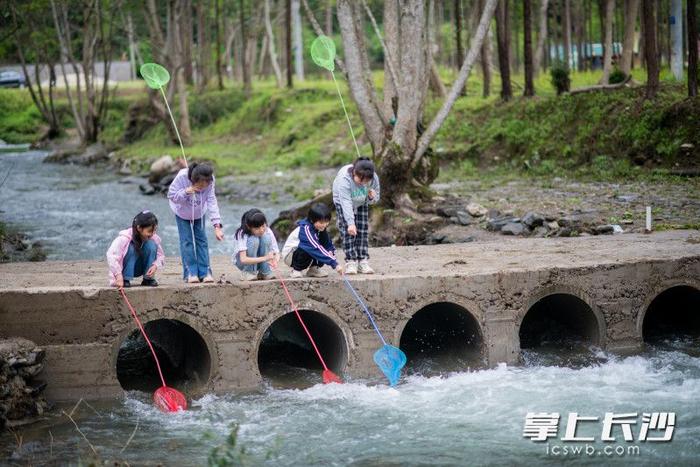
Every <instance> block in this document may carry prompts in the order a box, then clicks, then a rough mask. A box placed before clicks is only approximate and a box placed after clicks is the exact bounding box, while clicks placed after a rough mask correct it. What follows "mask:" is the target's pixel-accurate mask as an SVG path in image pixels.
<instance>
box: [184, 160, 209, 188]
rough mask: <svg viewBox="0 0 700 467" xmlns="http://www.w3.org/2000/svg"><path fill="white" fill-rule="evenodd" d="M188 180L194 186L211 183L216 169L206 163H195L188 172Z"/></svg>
mask: <svg viewBox="0 0 700 467" xmlns="http://www.w3.org/2000/svg"><path fill="white" fill-rule="evenodd" d="M187 178H189V179H190V182H192V183H193V184H194V183H197V182H201V181H205V182H207V183H211V182H212V181H213V180H214V169H213V168H212V167H211V165H209V164H207V163H206V162H203V163H201V164H198V163H197V162H194V163H193V164H191V165H190V167H189V169H188V170H187Z"/></svg>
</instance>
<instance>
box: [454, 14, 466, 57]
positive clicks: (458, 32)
mask: <svg viewBox="0 0 700 467" xmlns="http://www.w3.org/2000/svg"><path fill="white" fill-rule="evenodd" d="M454 10H455V46H456V48H455V50H456V55H455V67H456V68H457V69H459V67H460V66H461V63H462V61H463V60H464V52H463V50H462V2H461V0H454Z"/></svg>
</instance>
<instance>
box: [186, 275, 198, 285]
mask: <svg viewBox="0 0 700 467" xmlns="http://www.w3.org/2000/svg"><path fill="white" fill-rule="evenodd" d="M187 283H188V284H199V277H197V276H190V277H188V278H187Z"/></svg>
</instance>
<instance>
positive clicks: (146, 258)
mask: <svg viewBox="0 0 700 467" xmlns="http://www.w3.org/2000/svg"><path fill="white" fill-rule="evenodd" d="M157 254H158V246H157V245H156V242H154V241H153V240H148V241H147V242H145V243H144V244H143V245H141V255H138V254H136V247H134V243H133V242H131V243H129V249H128V250H126V254H125V255H124V261H123V262H122V265H123V266H122V277H123V278H124V280H127V281H130V280H132V279H133V278H134V277H139V276H144V278H145V277H146V271H148V268H150V267H151V265H153V263H155V261H156V255H157ZM149 279H150V278H149Z"/></svg>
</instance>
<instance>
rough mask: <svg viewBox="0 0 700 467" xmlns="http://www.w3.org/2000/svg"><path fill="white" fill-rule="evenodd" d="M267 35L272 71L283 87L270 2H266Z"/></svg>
mask: <svg viewBox="0 0 700 467" xmlns="http://www.w3.org/2000/svg"><path fill="white" fill-rule="evenodd" d="M265 34H267V50H268V53H269V54H270V63H271V64H272V71H273V72H274V73H275V81H276V82H277V87H278V88H281V87H283V85H284V84H283V82H282V71H281V70H280V66H279V63H278V62H277V50H276V47H275V35H274V33H273V31H272V22H271V21H270V0H265Z"/></svg>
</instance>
